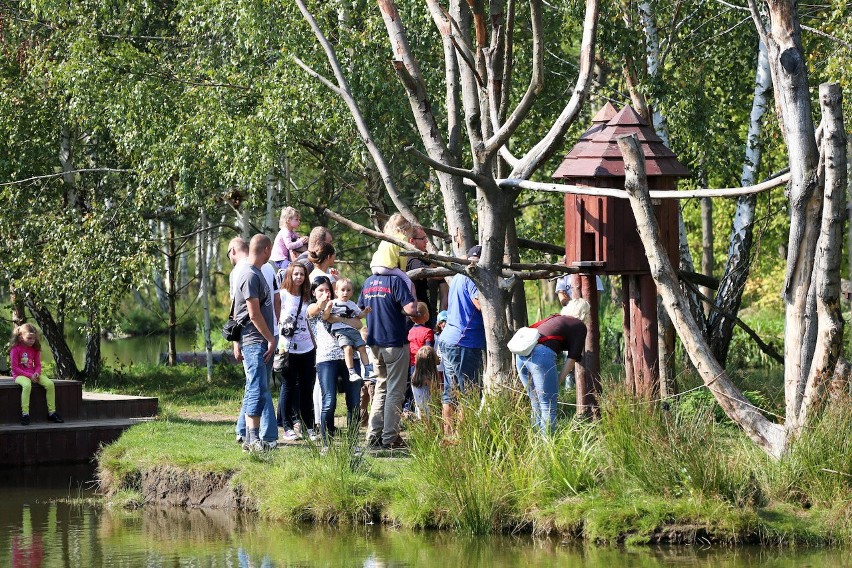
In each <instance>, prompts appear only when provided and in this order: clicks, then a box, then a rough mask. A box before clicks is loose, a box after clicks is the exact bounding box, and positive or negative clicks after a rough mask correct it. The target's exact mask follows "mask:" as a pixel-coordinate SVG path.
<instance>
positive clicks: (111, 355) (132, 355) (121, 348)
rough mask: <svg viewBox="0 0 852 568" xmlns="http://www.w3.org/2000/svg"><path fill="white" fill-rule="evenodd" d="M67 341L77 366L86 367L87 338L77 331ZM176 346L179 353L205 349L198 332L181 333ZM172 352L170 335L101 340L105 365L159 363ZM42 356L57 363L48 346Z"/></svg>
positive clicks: (119, 365)
mask: <svg viewBox="0 0 852 568" xmlns="http://www.w3.org/2000/svg"><path fill="white" fill-rule="evenodd" d="M67 340H68V346H69V347H70V348H71V351H72V353H74V360H75V361H76V362H77V366H78V367H80V368H82V367H83V360H84V358H85V356H86V355H85V354H86V339H85V338H84V337H80V336H78V335H76V334H68V338H67ZM176 345H177V350H178V351H179V352H180V351H203V350H204V343H203V341H202V340H200V338H198V337H196V336H195V335H194V334H193V335H178V336H177V337H176ZM168 352H169V338H168V336H167V335H147V336H139V337H128V338H125V339H113V340H106V339H104V340H102V341H101V357H102V358H103V361H104V364H106V365H108V366H110V367H114V368H118V367H121V366H122V365H131V364H133V363H159V362H160V356H161V355H164V354H168ZM42 357H43V358H44V360H45V361H49V362H51V363H52V362H53V354H52V353H51V352H50V349H48V348H45V349H43V350H42Z"/></svg>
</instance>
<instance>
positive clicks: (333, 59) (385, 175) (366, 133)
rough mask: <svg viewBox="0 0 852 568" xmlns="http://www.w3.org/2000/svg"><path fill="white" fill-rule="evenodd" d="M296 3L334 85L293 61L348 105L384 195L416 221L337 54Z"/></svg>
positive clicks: (296, 59) (298, 60)
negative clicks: (326, 62) (316, 42)
mask: <svg viewBox="0 0 852 568" xmlns="http://www.w3.org/2000/svg"><path fill="white" fill-rule="evenodd" d="M296 4H297V5H298V6H299V10H300V11H301V12H302V16H303V17H304V18H305V20H306V21H307V22H308V24H310V26H311V29H312V30H313V32H314V35H315V36H316V38H317V40H318V41H319V43H320V45H321V46H322V48H323V50H324V51H325V54H326V59H328V62H329V65H331V68H332V71H333V72H334V77H335V80H336V81H337V84H336V85H335V84H334V83H332V82H331V81H329V80H328V79H326V78H325V77H323V76H321V75H320V74H319V73H317V72H316V71H314V70H313V69H311V68H309V67H308V66H307V65H305V64H304V63H302V61H301V60H300V59H299V58H294V59H295V61H296V63H297V64H298V65H299V66H300V67H302V69H304V70H305V71H307V72H308V73H309V74H311V75H313V76H314V77H316V78H317V79H319V80H320V81H321V82H322V83H323V84H324V85H325V86H326V87H328V88H329V89H331V90H332V91H334V92H335V93H336V94H337V95H338V96H339V97H340V98H341V99H343V101H344V102H345V103H346V106H347V107H348V108H349V112H350V114H351V115H352V117H353V119H354V120H355V125H356V127H357V129H358V133H359V134H360V135H361V141H362V142H363V143H364V145H365V146H366V147H367V151H368V152H370V157H371V158H372V159H373V162H374V163H375V164H376V167H377V168H378V169H379V172H381V175H382V181H383V182H384V184H385V188H386V189H387V190H388V195H389V196H390V198H391V201H393V204H394V206H395V207H396V208H397V209H398V210H399V212H400V213H402V214H403V215H404V216H405V217H406V218H408V219H409V220H411V221H413V222H416V221H417V217H416V216H415V215H414V212H413V211H412V210H411V208H410V207H408V204H407V203H405V201H403V199H402V197H401V196H400V192H399V188H398V187H397V185H396V181H395V180H394V178H393V176H392V175H391V172H390V168H389V167H388V165H387V161H386V160H385V158H384V155H383V154H382V152H381V150H380V149H379V147H378V145H377V144H376V143H375V141H374V140H373V135H372V133H371V132H370V129H369V127H368V126H367V122H366V120H364V115H363V113H362V112H361V108H360V107H359V106H358V102H357V101H356V100H355V97H354V96H353V95H352V89H351V88H350V86H349V81H348V80H347V79H346V75H344V73H343V69H342V68H341V67H340V62H339V61H338V60H337V55H336V54H335V52H334V47H333V46H332V45H331V43H330V42H329V41H328V39H327V38H326V37H325V34H323V32H322V30H321V29H320V27H319V25H318V24H317V22H316V20H315V19H314V17H313V15H312V14H311V13H310V11H308V9H307V7H306V6H305V4H304V2H303V1H302V0H296Z"/></svg>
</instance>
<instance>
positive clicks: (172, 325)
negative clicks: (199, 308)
mask: <svg viewBox="0 0 852 568" xmlns="http://www.w3.org/2000/svg"><path fill="white" fill-rule="evenodd" d="M177 256H178V253H177V247H176V244H175V227H174V225H173V224H172V223H171V222H169V223H168V229H167V232H166V296H167V297H168V302H169V321H168V334H169V366H170V367H173V366H174V365H176V364H177V307H176V305H175V302H176V299H177V285H176V284H177V283H176V282H175V280H176V278H175V276H176V274H175V269H176V268H177V267H176V264H177Z"/></svg>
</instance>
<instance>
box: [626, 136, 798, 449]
mask: <svg viewBox="0 0 852 568" xmlns="http://www.w3.org/2000/svg"><path fill="white" fill-rule="evenodd" d="M618 146H619V148H620V149H621V152H622V154H623V156H624V165H625V176H626V180H625V188H626V189H627V191H628V193H629V194H630V205H631V207H632V209H633V214H634V215H635V216H636V223H637V226H638V228H639V236H640V237H641V239H642V244H643V245H644V247H645V253H646V255H647V257H648V262H649V264H650V267H651V276H652V277H653V279H654V282H655V283H656V285H657V292H658V293H659V295H660V298H661V299H662V302H663V305H664V306H665V308H666V311H667V312H668V314H669V317H671V319H672V322H673V323H674V326H675V329H677V332H678V336H679V337H680V339H681V341H682V342H683V345H684V349H685V350H686V352H687V354H688V355H689V358H690V360H691V361H692V364H693V365H694V366H695V368H696V370H697V371H698V373H699V375H700V376H701V379H702V381H703V382H704V385H705V386H706V387H707V388H708V390H710V391H711V392H712V393H713V396H714V397H715V398H716V401H717V402H718V403H719V406H721V407H722V409H723V410H724V411H725V414H727V415H728V417H729V418H730V419H731V420H733V421H734V422H735V423H736V424H738V425H739V426H740V427H741V428H742V429H743V431H744V432H745V433H746V435H748V436H749V438H751V439H752V440H753V441H754V442H755V443H757V444H758V445H759V446H760V447H761V448H763V449H764V450H766V451H767V452H768V453H769V454H771V455H773V456H776V457H777V456H780V455H781V452H782V451H783V450H784V447H785V435H784V428H783V427H782V426H780V425H778V424H775V423H773V422H770V421H769V420H767V419H766V418H765V417H764V416H763V415H762V414H761V413H760V412H759V411H758V410H757V409H756V408H754V407H753V406H752V405H751V403H749V402H748V400H747V399H746V398H745V397H744V396H743V394H742V392H740V390H739V389H738V388H737V387H736V386H735V385H734V384H733V382H732V381H731V379H730V378H729V377H728V375H727V373H726V372H725V369H724V368H723V367H722V366H721V365H719V363H718V362H717V361H716V359H715V358H714V357H713V354H712V352H711V351H710V346H709V345H708V344H707V341H706V340H705V339H704V336H703V334H702V330H701V328H700V327H699V326H698V324H697V323H696V321H695V319H694V318H693V317H692V313H691V312H690V310H689V305H688V303H687V301H686V298H685V297H684V295H683V294H682V293H681V291H680V288H679V286H678V280H677V277H676V275H675V273H674V269H673V267H672V265H671V263H670V262H669V259H668V255H667V254H666V251H665V250H664V249H663V247H662V245H661V244H660V240H659V227H658V226H657V221H656V218H655V217H654V209H653V206H652V205H651V199H650V197H649V195H648V190H647V180H646V177H645V161H644V157H643V156H642V149H641V146H640V144H639V141H638V140H637V139H636V137H635V135H634V136H625V137H622V138H620V139H619V140H618Z"/></svg>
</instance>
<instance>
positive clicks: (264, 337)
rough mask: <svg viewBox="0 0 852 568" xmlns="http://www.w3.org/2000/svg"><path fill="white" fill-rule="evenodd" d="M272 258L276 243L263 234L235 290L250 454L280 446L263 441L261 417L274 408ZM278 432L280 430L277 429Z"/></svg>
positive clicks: (237, 350) (255, 239)
mask: <svg viewBox="0 0 852 568" xmlns="http://www.w3.org/2000/svg"><path fill="white" fill-rule="evenodd" d="M271 254H272V241H270V240H269V237H267V236H266V235H263V234H257V235H255V236H254V237H252V239H251V242H250V243H249V255H248V265H247V266H245V267H244V268H242V269H241V270H240V271H239V272H238V273H237V275H236V278H235V286H234V319H235V320H237V321H244V322H245V323H244V324H243V331H242V335H241V337H240V341H239V343H238V344H237V343H236V342H235V345H234V355H236V356H237V357H238V358H239V357H240V356H241V357H242V360H243V369H244V370H245V373H246V387H245V395H244V396H243V410H244V412H245V414H246V440H247V444H248V449H249V451H252V452H256V451H264V450H266V449H271V448H273V447H276V446H277V440H278V436H277V434H278V433H277V431H276V432H275V434H276V436H275V440H274V441H266V442H264V441H263V440H261V439H260V434H259V431H260V415H261V413H262V412H263V409H264V407H267V406H268V407H269V408H272V395H271V394H270V392H269V374H270V373H271V372H272V356H273V355H274V353H275V336H274V335H273V333H272V327H273V319H274V318H273V298H272V291H271V290H270V289H269V286H267V284H266V279H265V278H264V277H263V273H262V272H261V267H262V266H263V265H264V264H265V263H266V262H267V261H268V260H269V257H270V256H271ZM276 430H277V429H276Z"/></svg>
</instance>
